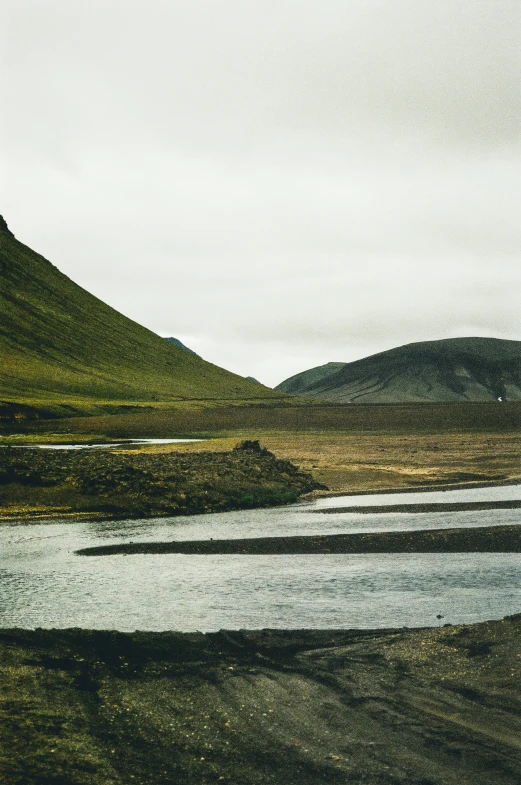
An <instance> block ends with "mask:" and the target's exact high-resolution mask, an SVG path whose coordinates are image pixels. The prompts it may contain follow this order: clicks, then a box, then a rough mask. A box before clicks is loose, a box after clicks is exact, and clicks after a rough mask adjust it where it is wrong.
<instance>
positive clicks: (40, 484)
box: [0, 441, 325, 517]
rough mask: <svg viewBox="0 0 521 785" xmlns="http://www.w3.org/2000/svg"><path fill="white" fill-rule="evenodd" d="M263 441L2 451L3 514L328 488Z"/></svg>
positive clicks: (192, 502) (285, 495)
mask: <svg viewBox="0 0 521 785" xmlns="http://www.w3.org/2000/svg"><path fill="white" fill-rule="evenodd" d="M324 487H325V486H323V485H321V484H320V483H318V482H317V481H315V480H314V479H313V477H312V476H311V475H310V474H307V473H306V472H301V471H299V470H298V469H297V467H296V466H294V465H293V464H292V463H291V462H290V461H286V460H279V459H278V458H276V456H275V455H273V453H271V452H269V451H268V450H266V449H263V448H262V447H261V446H260V445H259V443H258V442H257V441H245V442H242V443H241V444H240V445H238V446H237V447H236V448H235V449H233V450H231V451H229V452H220V453H219V452H204V451H201V452H193V453H186V454H183V453H178V452H176V453H167V454H164V453H161V454H155V453H148V452H147V451H143V452H138V453H125V452H118V451H116V450H114V451H109V450H85V451H83V450H81V451H68V450H56V451H51V450H45V451H42V450H39V449H19V448H14V447H11V448H9V447H4V448H2V449H1V450H0V516H3V517H24V516H26V517H27V516H29V517H30V516H33V515H46V516H53V515H54V516H60V515H64V514H69V515H70V514H71V513H77V514H81V513H89V514H96V513H99V514H102V515H103V516H104V517H107V516H140V517H143V516H157V515H195V514H198V513H206V512H222V511H225V510H236V509H245V508H251V507H267V506H271V505H278V504H286V503H289V502H294V501H296V500H297V499H298V497H299V496H300V495H302V494H304V493H309V492H310V491H312V490H314V489H318V488H324Z"/></svg>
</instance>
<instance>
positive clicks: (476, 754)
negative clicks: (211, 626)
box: [0, 615, 521, 785]
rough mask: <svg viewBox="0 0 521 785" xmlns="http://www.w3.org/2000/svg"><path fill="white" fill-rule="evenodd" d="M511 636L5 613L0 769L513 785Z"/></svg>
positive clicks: (10, 772) (53, 778) (236, 784)
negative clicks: (61, 621)
mask: <svg viewBox="0 0 521 785" xmlns="http://www.w3.org/2000/svg"><path fill="white" fill-rule="evenodd" d="M520 635H521V615H518V616H515V617H514V616H513V617H510V618H508V619H504V620H502V621H495V622H486V623H483V624H476V625H472V626H452V627H451V626H446V627H441V628H435V629H423V630H406V629H401V630H388V631H376V632H375V631H365V632H364V631H360V630H358V631H356V630H352V631H338V632H335V631H320V630H308V631H283V630H279V631H276V630H271V631H270V630H263V631H258V632H253V631H252V632H223V631H221V632H218V633H213V634H206V635H202V634H200V633H193V634H182V633H175V632H163V633H137V632H136V633H133V634H123V633H118V632H96V631H88V630H35V631H23V630H3V631H0V780H1V781H2V782H6V783H9V784H10V785H43V783H46V785H50V784H51V783H52V785H129V784H130V783H134V785H171V783H174V782H178V783H183V785H210V783H212V784H213V783H223V784H224V785H268V784H269V785H273V783H277V784H279V783H280V784H282V783H284V785H348V783H357V784H358V783H360V785H362V784H363V785H491V784H492V783H494V785H518V783H519V772H520V771H521V688H520V685H521V659H520V657H519V639H520Z"/></svg>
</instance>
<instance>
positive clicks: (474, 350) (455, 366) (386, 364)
mask: <svg viewBox="0 0 521 785" xmlns="http://www.w3.org/2000/svg"><path fill="white" fill-rule="evenodd" d="M275 389H276V390H280V391H281V392H286V393H294V394H297V395H305V396H308V397H311V398H317V399H319V400H322V401H335V402H337V403H405V402H438V403H441V402H456V401H497V400H498V398H501V399H502V400H503V401H521V341H504V340H500V339H497V338H450V339H446V340H442V341H424V342H421V343H411V344H407V345H406V346H399V347H398V348H396V349H391V350H390V351H387V352H381V353H379V354H375V355H372V356H371V357H366V358H364V359H363V360H357V361H356V362H353V363H328V364H327V365H322V366H319V367H318V368H312V369H311V370H309V371H304V372H303V373H300V374H296V375H295V376H292V377H291V378H289V379H286V380H285V381H284V382H282V383H281V384H279V385H278V386H277V387H276V388H275Z"/></svg>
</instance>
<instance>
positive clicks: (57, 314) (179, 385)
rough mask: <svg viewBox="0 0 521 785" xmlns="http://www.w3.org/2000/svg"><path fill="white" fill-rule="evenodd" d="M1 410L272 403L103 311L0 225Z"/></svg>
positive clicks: (266, 394)
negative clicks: (5, 406) (14, 406)
mask: <svg viewBox="0 0 521 785" xmlns="http://www.w3.org/2000/svg"><path fill="white" fill-rule="evenodd" d="M0 278H1V286H0V356H1V358H2V363H1V366H0V402H5V403H8V402H17V403H25V404H29V405H34V404H38V403H40V404H42V403H43V404H53V403H59V404H69V405H71V406H73V407H75V406H77V405H78V404H79V403H82V404H83V405H85V404H86V405H89V403H95V402H100V401H118V402H129V401H139V402H142V401H149V402H150V401H182V400H187V399H189V400H206V399H209V400H211V401H212V402H215V401H218V400H228V401H232V400H236V401H237V400H241V401H251V402H253V401H264V402H269V401H277V400H279V401H280V399H281V397H282V396H281V395H280V393H279V394H276V393H274V392H273V391H272V390H270V389H268V388H267V387H264V386H263V385H259V384H256V383H253V382H249V381H247V380H246V379H244V378H243V377H241V376H237V375H235V374H233V373H230V372H229V371H225V370H224V369H222V368H219V367H217V366H215V365H212V364H211V363H208V362H205V361H204V360H202V359H201V358H199V357H197V356H196V355H195V354H190V353H189V352H186V351H184V350H183V349H181V348H179V347H177V346H175V345H173V344H172V343H171V342H168V341H165V340H164V338H160V337H159V336H158V335H156V334H155V333H153V332H151V331H150V330H147V329H146V328H145V327H142V326H141V325H139V324H136V322H133V321H132V320H131V319H128V318H126V317H125V316H123V315H122V314H120V313H118V312H117V311H115V310H114V309H113V308H110V307H109V306H108V305H106V304H105V303H103V302H101V300H98V299H97V298H96V297H94V296H93V295H91V294H89V293H88V292H86V291H85V290H84V289H82V288H81V287H80V286H78V285H77V284H75V283H74V282H73V281H71V280H70V279H69V278H67V276H65V275H63V273H61V272H60V271H59V270H58V269H57V268H56V267H54V265H52V264H51V263H50V262H48V261H47V260H46V259H44V258H43V256H40V254H38V253H35V251H32V250H31V249H30V248H28V247H27V246H25V245H23V244H22V243H21V242H19V241H18V240H16V239H15V237H14V236H13V235H12V233H11V232H10V231H9V229H8V228H7V224H6V223H5V221H4V220H3V219H1V217H0Z"/></svg>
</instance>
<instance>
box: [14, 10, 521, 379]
mask: <svg viewBox="0 0 521 785" xmlns="http://www.w3.org/2000/svg"><path fill="white" fill-rule="evenodd" d="M2 13H3V23H2V35H3V41H2V59H3V65H4V67H3V68H2V69H1V73H2V74H4V76H3V77H2V82H1V83H0V84H1V89H2V99H3V108H4V110H5V111H4V117H3V120H2V124H1V126H0V135H1V137H2V145H3V149H4V150H5V153H6V156H5V163H4V164H3V172H4V175H5V176H4V180H5V182H6V184H7V189H6V195H5V202H4V203H3V204H2V212H3V214H4V215H5V216H6V218H7V220H8V222H9V224H10V226H12V227H13V230H14V231H15V234H16V235H17V236H18V237H20V238H21V239H22V240H23V241H24V242H26V243H27V244H29V245H31V246H32V247H34V248H36V249H37V250H39V251H40V252H42V253H44V254H45V255H46V256H48V257H49V258H50V259H51V260H52V261H53V262H54V263H55V264H57V265H58V266H59V267H60V269H62V270H63V271H64V272H66V273H67V274H68V275H69V276H70V277H72V278H73V279H74V280H76V281H77V282H78V283H80V284H82V285H84V286H85V287H86V288H88V289H89V290H90V291H93V292H94V293H95V294H97V295H98V296H99V297H101V298H102V299H105V300H107V301H108V302H109V303H110V304H112V305H114V306H115V307H117V308H118V309H120V310H121V311H123V312H124V313H126V314H128V315H130V316H132V318H134V319H136V320H137V321H140V322H141V323H143V324H145V325H147V326H148V327H150V328H151V329H154V330H156V331H157V332H159V333H161V334H165V335H177V336H178V337H180V338H181V339H182V340H183V341H185V342H186V343H187V344H188V345H189V346H190V345H191V341H192V343H194V342H195V344H197V345H194V347H193V348H195V350H196V351H198V352H199V353H200V354H202V355H203V356H205V357H207V359H210V360H213V361H214V362H217V363H221V364H223V365H224V366H225V367H230V368H232V369H233V370H237V371H238V372H241V369H243V373H244V375H247V374H252V375H253V376H258V378H260V379H261V380H262V379H264V380H266V381H268V382H271V383H275V382H276V381H280V380H281V379H282V378H283V377H284V375H289V374H290V373H294V372H296V371H298V370H302V368H303V367H305V366H301V367H295V365H296V364H297V363H298V362H300V361H302V362H303V363H308V362H311V363H312V364H320V363H321V362H326V361H328V360H331V359H337V360H342V359H344V360H350V359H356V357H357V356H362V355H363V354H364V353H365V352H374V351H378V350H379V349H384V348H391V346H393V345H397V344H399V343H407V342H409V341H413V340H422V339H427V338H429V339H430V338H432V339H434V338H442V337H447V336H450V335H460V334H469V332H468V331H469V330H471V331H474V333H475V334H483V335H496V336H498V337H510V338H516V337H517V338H521V333H520V332H519V322H518V318H517V311H516V304H515V303H514V293H515V292H516V291H519V285H520V283H521V273H520V269H521V265H519V248H520V247H521V229H520V225H519V221H518V214H519V201H520V199H519V182H520V180H521V156H520V149H521V146H520V138H519V127H520V123H519V121H520V118H521V111H520V100H521V93H520V91H519V83H520V76H521V64H520V57H521V50H520V48H519V45H518V42H519V32H520V31H521V21H520V14H521V11H520V6H519V4H518V2H517V0H515V2H514V0H501V2H498V0H479V1H478V2H476V0H462V2H458V3H454V2H452V0H433V1H432V2H431V1H430V0H428V1H427V2H421V3H419V2H416V0H414V1H413V0H372V2H371V1H369V2H368V0H350V2H347V3H346V2H344V0H342V2H341V1H340V0H325V2H320V3H319V2H315V0H278V1H277V2H276V3H275V2H271V0H265V1H263V2H262V3H259V2H257V1H256V0H255V1H254V0H219V2H218V3H211V2H209V0H208V1H207V0H204V1H203V0H191V2H188V1H186V2H185V1H183V0H168V1H167V0H148V2H146V3H145V2H144V0H143V1H142V2H137V0H127V2H125V3H121V2H115V1H114V2H112V1H109V0H89V2H87V1H86V0H77V1H76V2H70V1H69V2H65V0H48V2H46V3H44V4H42V3H40V2H37V0H16V2H15V1H14V0H4V3H3V11H2ZM343 353H344V354H343ZM284 364H286V365H287V367H288V373H285V372H284V370H283V366H284ZM284 367H285V366H284Z"/></svg>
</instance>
